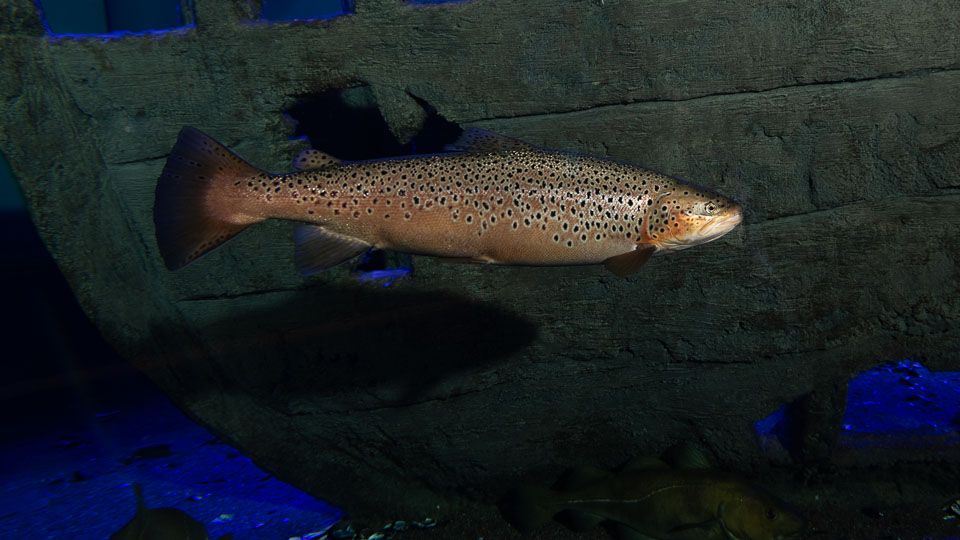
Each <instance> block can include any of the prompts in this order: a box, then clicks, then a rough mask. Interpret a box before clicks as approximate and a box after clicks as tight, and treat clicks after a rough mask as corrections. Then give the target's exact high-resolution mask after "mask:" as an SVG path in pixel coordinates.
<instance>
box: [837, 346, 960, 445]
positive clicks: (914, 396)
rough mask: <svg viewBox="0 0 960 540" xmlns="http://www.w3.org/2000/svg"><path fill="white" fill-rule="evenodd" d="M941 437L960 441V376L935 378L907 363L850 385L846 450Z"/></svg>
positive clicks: (946, 374)
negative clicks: (848, 448)
mask: <svg viewBox="0 0 960 540" xmlns="http://www.w3.org/2000/svg"><path fill="white" fill-rule="evenodd" d="M930 436H933V437H936V438H937V439H938V440H940V441H941V442H944V441H943V439H944V438H946V439H947V440H960V372H953V371H944V372H939V373H933V372H931V371H930V370H928V369H927V368H925V367H923V366H922V365H920V364H918V363H917V362H913V361H911V360H904V361H902V362H897V363H893V364H887V365H884V366H880V367H878V368H875V369H872V370H870V371H866V372H864V373H861V374H860V375H858V376H857V377H855V378H854V379H852V380H851V381H850V385H849V390H848V392H847V410H846V413H845V414H844V417H843V430H842V432H841V434H840V444H841V445H843V446H863V445H869V444H881V443H882V444H896V443H899V442H905V441H906V440H908V439H918V438H921V437H930Z"/></svg>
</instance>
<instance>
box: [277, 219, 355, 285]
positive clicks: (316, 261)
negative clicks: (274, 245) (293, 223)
mask: <svg viewBox="0 0 960 540" xmlns="http://www.w3.org/2000/svg"><path fill="white" fill-rule="evenodd" d="M294 242H295V244H296V248H295V251H294V257H293V258H294V260H295V261H296V264H297V270H299V271H300V273H301V274H303V275H305V276H310V275H313V274H316V273H317V272H320V271H321V270H326V269H327V268H331V267H334V266H336V265H338V264H340V263H342V262H344V261H346V260H349V259H352V258H354V257H356V256H357V255H360V254H361V253H363V252H365V251H367V250H368V249H370V248H371V247H372V246H371V245H370V244H369V243H367V242H364V241H363V240H360V239H359V238H354V237H353V236H347V235H345V234H339V233H335V232H331V231H326V230H324V229H323V227H315V226H310V225H303V226H300V227H297V229H296V230H295V231H294Z"/></svg>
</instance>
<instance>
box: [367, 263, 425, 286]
mask: <svg viewBox="0 0 960 540" xmlns="http://www.w3.org/2000/svg"><path fill="white" fill-rule="evenodd" d="M412 271H413V269H412V268H409V267H406V266H400V267H397V268H390V269H388V270H371V271H369V272H356V276H357V279H358V280H360V282H361V283H363V282H367V283H381V284H382V285H383V286H384V287H389V286H390V285H393V281H394V280H395V279H403V278H405V277H407V276H409V275H410V274H411V273H412Z"/></svg>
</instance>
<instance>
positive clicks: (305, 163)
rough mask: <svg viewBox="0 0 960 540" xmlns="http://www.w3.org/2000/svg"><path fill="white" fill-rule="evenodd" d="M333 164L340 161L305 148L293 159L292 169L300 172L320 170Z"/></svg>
mask: <svg viewBox="0 0 960 540" xmlns="http://www.w3.org/2000/svg"><path fill="white" fill-rule="evenodd" d="M334 163H340V160H339V159H337V158H335V157H333V156H331V155H330V154H326V153H324V152H321V151H319V150H314V149H313V148H307V149H306V150H304V151H302V152H300V153H299V154H297V157H295V158H293V168H294V169H299V170H301V171H305V170H307V169H322V168H323V167H326V166H327V165H333V164H334Z"/></svg>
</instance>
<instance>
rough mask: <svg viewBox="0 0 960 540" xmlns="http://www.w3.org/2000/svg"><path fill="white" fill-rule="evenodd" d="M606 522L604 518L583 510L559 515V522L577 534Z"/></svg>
mask: <svg viewBox="0 0 960 540" xmlns="http://www.w3.org/2000/svg"><path fill="white" fill-rule="evenodd" d="M606 520H607V518H605V517H603V516H598V515H597V514H592V513H590V512H584V511H582V510H564V511H563V512H560V513H559V514H558V515H557V521H559V522H560V523H563V524H564V525H566V526H567V527H569V528H570V529H573V530H574V531H576V532H587V531H589V530H591V529H593V528H594V527H596V526H597V525H599V524H601V523H603V522H604V521H606Z"/></svg>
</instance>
